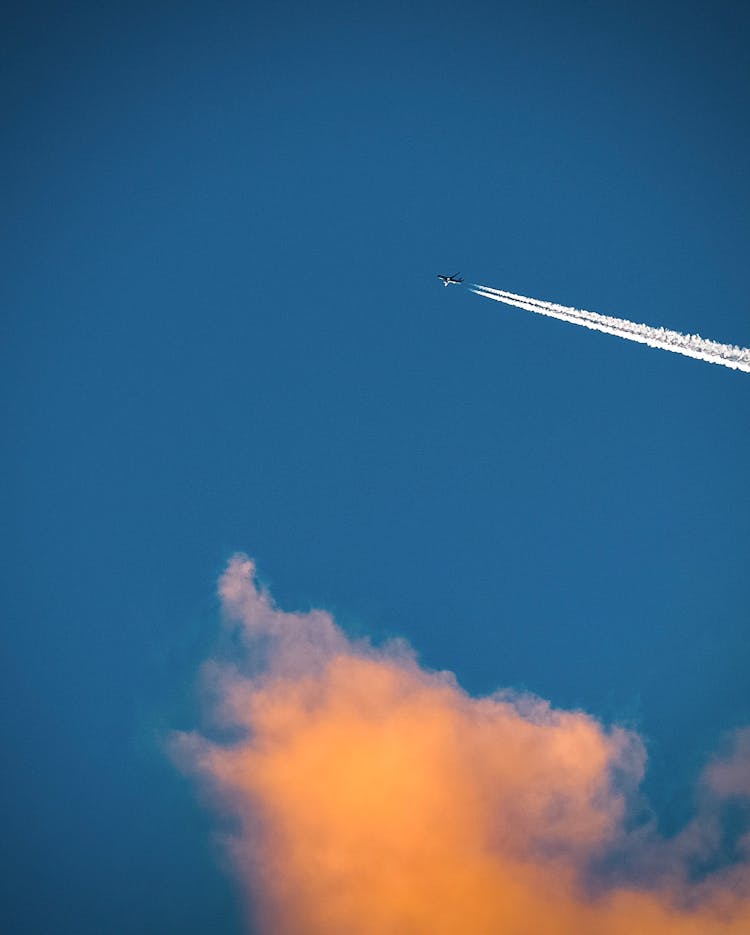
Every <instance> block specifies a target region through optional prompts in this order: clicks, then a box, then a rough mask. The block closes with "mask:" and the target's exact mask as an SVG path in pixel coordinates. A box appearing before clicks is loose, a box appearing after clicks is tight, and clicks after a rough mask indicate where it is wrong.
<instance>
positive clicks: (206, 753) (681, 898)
mask: <svg viewBox="0 0 750 935" xmlns="http://www.w3.org/2000/svg"><path fill="white" fill-rule="evenodd" d="M220 594H221V597H222V601H223V604H224V607H225V609H226V611H227V614H228V616H229V618H230V619H232V620H235V621H237V622H238V623H239V625H240V633H241V635H242V637H243V639H244V642H245V645H246V648H247V649H248V658H247V659H246V660H244V661H243V662H242V664H241V665H238V664H237V662H236V661H235V662H233V663H231V664H229V663H225V664H220V663H216V662H214V663H211V664H210V665H209V666H208V667H207V671H206V678H207V681H208V683H209V684H210V687H211V691H212V695H213V698H214V701H213V705H212V709H213V713H214V716H215V717H216V719H217V726H219V727H221V728H231V729H232V731H233V733H232V734H231V739H230V740H221V741H220V740H210V739H208V738H206V737H205V736H201V735H198V734H182V735H179V736H177V737H176V738H175V750H176V752H177V755H178V756H179V757H180V758H181V761H182V762H183V763H184V764H185V765H186V766H187V767H188V768H190V769H192V770H194V771H195V772H196V773H197V774H198V775H200V776H201V777H203V778H204V780H206V781H207V782H208V783H209V784H210V787H211V789H212V790H213V793H214V795H215V796H216V800H217V802H218V803H219V804H220V806H221V808H222V809H224V810H225V812H227V813H228V814H229V815H231V816H232V817H233V819H234V821H235V822H236V828H235V832H234V833H233V835H232V837H231V839H230V840H229V842H228V846H229V847H230V849H231V852H232V857H233V860H234V865H235V867H236V871H237V875H238V878H239V880H240V883H241V885H242V887H243V890H244V891H245V892H246V893H247V896H248V906H249V907H252V908H249V909H248V911H249V912H251V913H252V915H253V917H254V921H255V924H259V925H260V926H261V930H262V931H264V932H269V933H273V935H339V933H340V935H387V933H390V935H457V933H467V935H485V933H486V935H498V933H507V935H652V933H653V935H672V933H674V935H713V933H716V935H719V933H721V935H730V933H731V935H735V933H736V935H740V933H743V935H747V933H748V932H750V874H749V873H748V865H747V863H743V862H741V861H740V862H737V861H735V863H734V864H733V865H731V866H729V867H727V868H725V869H724V870H722V871H721V872H718V871H717V872H715V873H713V874H711V875H707V876H706V875H704V878H703V879H701V881H700V882H694V883H690V882H689V880H690V876H689V873H688V869H687V868H688V865H689V859H688V858H689V856H690V855H692V856H695V854H696V853H697V852H700V855H701V856H702V857H704V858H707V859H708V858H710V857H711V851H712V849H715V848H716V847H717V846H718V843H717V840H718V839H717V834H716V820H717V819H716V818H715V810H714V812H712V813H711V816H712V817H711V820H710V821H709V820H703V819H702V818H701V816H698V817H697V818H696V820H695V822H694V823H693V824H692V825H691V827H690V828H688V829H686V831H685V833H684V834H683V835H682V836H681V837H680V838H678V839H677V840H675V841H672V842H665V841H660V840H658V839H656V837H655V835H653V834H648V833H647V834H643V833H641V836H640V837H639V838H638V839H637V840H636V841H630V840H629V839H628V835H627V834H626V832H625V831H624V828H623V824H624V817H625V810H626V804H627V796H628V793H629V792H631V793H632V791H633V790H634V789H635V788H636V787H637V785H638V783H639V781H640V779H641V777H642V773H643V767H644V762H645V756H644V750H643V745H642V744H641V742H640V740H639V738H638V737H637V736H636V735H634V734H633V733H631V732H628V731H625V730H622V729H620V728H612V729H605V728H604V727H603V726H602V725H601V724H600V723H599V722H597V721H596V720H595V719H594V718H591V717H589V716H587V715H586V714H583V713H581V712H564V711H555V710H553V709H552V708H551V707H550V706H549V705H548V704H547V703H546V702H544V701H541V700H540V699H537V698H533V697H527V696H521V697H518V696H513V695H510V694H506V695H503V694H498V695H495V696H492V697H489V698H480V699H476V698H472V697H470V696H469V695H467V694H466V693H465V692H464V691H462V690H461V689H460V687H459V686H458V685H457V684H456V681H455V679H454V678H453V676H452V675H450V674H449V673H435V672H427V671H425V670H424V669H422V668H420V666H419V665H418V664H417V662H416V661H415V659H414V657H413V655H412V654H411V653H410V651H409V650H408V648H407V647H405V646H404V645H403V644H400V643H395V644H393V645H391V646H389V647H386V648H384V649H373V648H372V647H371V646H369V644H367V643H364V642H361V643H354V642H352V641H350V640H348V639H347V638H346V636H345V635H344V634H343V632H342V631H341V630H340V629H339V628H338V627H337V626H336V624H335V623H334V621H333V620H332V619H331V617H330V616H329V615H328V614H326V613H324V612H321V611H314V612H312V613H309V614H289V613H285V612H283V611H280V610H278V609H277V608H275V607H274V605H273V603H272V601H271V599H270V597H269V596H268V595H267V594H266V593H265V592H263V591H262V590H260V589H259V588H258V587H257V585H256V583H255V580H254V568H253V565H252V563H251V562H250V561H249V560H248V559H246V558H245V557H243V556H238V557H235V558H234V559H233V560H232V561H231V562H230V564H229V567H228V569H227V571H226V573H225V574H224V576H223V577H222V581H221V585H220ZM259 660H262V664H259ZM739 740H740V742H739V743H738V745H737V749H736V750H735V751H734V752H733V753H731V754H730V757H729V758H727V759H726V760H725V761H719V760H717V761H715V762H714V763H713V764H712V765H711V766H710V767H709V770H707V773H706V778H705V781H704V787H705V788H706V789H708V790H709V793H708V794H709V796H711V797H713V798H712V799H711V800H712V801H716V800H717V798H718V797H721V796H722V795H723V794H724V792H725V791H726V792H727V793H728V794H739V793H738V792H737V790H738V789H741V788H744V787H742V786H741V780H740V779H739V778H738V777H739V776H740V775H742V767H743V764H745V763H746V762H747V759H746V757H745V753H746V750H745V747H746V735H745V734H742V735H741V736H740V738H739ZM745 791H746V790H745ZM743 794H744V793H743ZM719 837H720V836H719ZM629 847H630V849H631V850H632V849H633V847H636V848H641V849H642V851H643V859H644V865H648V867H649V876H650V880H649V882H648V884H642V883H641V884H636V883H633V882H632V881H631V882H630V883H626V882H624V881H621V882H619V883H614V884H613V883H612V882H611V880H610V883H609V885H608V886H606V887H605V886H604V885H602V884H601V882H600V883H599V884H597V880H596V866H597V864H598V863H600V862H602V861H604V860H606V859H607V857H608V856H611V855H612V854H613V853H617V852H618V850H623V849H625V850H627V849H628V848H629ZM649 861H650V863H649Z"/></svg>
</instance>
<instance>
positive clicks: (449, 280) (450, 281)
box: [437, 273, 463, 286]
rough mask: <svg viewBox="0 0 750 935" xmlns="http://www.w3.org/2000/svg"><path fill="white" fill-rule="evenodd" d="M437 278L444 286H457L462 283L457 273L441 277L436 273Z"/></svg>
mask: <svg viewBox="0 0 750 935" xmlns="http://www.w3.org/2000/svg"><path fill="white" fill-rule="evenodd" d="M437 278H438V279H442V280H443V285H444V286H451V285H452V286H457V285H458V284H459V283H461V282H463V279H461V277H460V276H459V275H458V273H454V274H453V275H452V276H441V275H440V273H438V274H437Z"/></svg>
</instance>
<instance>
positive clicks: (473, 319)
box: [0, 3, 750, 935]
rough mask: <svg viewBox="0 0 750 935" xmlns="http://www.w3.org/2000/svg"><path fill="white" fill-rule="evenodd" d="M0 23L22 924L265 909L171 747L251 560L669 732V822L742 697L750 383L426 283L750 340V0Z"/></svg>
mask: <svg viewBox="0 0 750 935" xmlns="http://www.w3.org/2000/svg"><path fill="white" fill-rule="evenodd" d="M3 16H4V24H3V28H2V35H3V37H4V38H3V40H2V42H3V47H4V56H3V58H4V60H5V65H4V81H3V87H4V92H3V106H4V114H5V119H4V125H5V128H6V132H5V134H4V136H5V145H4V147H3V155H2V163H3V177H4V181H5V199H4V200H5V209H4V212H3V215H4V224H3V225H2V231H1V232H0V236H1V237H2V247H3V255H4V257H5V270H4V275H3V277H2V284H1V285H0V295H1V297H2V307H3V310H4V311H3V315H2V342H1V345H0V346H1V347H2V350H1V351H0V353H1V354H2V359H1V361H0V382H1V385H2V395H3V413H4V426H5V429H4V438H5V443H6V457H5V458H4V459H3V478H4V483H3V485H2V487H3V490H4V493H3V500H4V502H3V513H4V515H5V516H6V517H7V518H8V519H7V524H6V532H7V535H6V536H5V537H4V540H5V541H4V545H3V555H2V578H3V594H4V619H5V621H6V626H5V639H4V640H3V672H4V677H3V679H2V692H3V707H4V710H5V712H6V716H5V717H4V718H3V726H2V732H3V734H2V744H3V749H4V750H5V751H6V758H5V759H6V768H5V770H4V773H3V778H2V781H0V794H1V795H2V803H3V813H4V814H5V815H6V826H5V840H6V847H5V848H4V849H3V851H4V855H3V872H2V875H1V878H2V881H3V882H2V887H3V891H4V892H3V895H2V899H0V905H2V906H3V909H2V910H1V911H2V913H3V915H6V916H7V918H6V920H5V922H4V924H3V930H4V931H8V932H35V933H36V932H49V931H52V930H54V931H56V932H60V933H64V932H71V933H72V932H76V933H79V935H82V933H86V932H101V931H105V930H106V931H117V932H123V933H130V932H133V933H135V932H150V931H153V932H157V931H158V932H171V931H175V932H177V931H179V932H188V931H195V932H204V931H208V930H214V931H222V932H227V933H230V932H239V931H241V930H242V919H241V912H240V909H239V908H238V902H237V897H236V894H235V890H234V887H233V885H232V881H231V876H230V874H229V873H228V872H227V868H226V866H225V862H224V859H223V857H222V854H221V850H220V848H219V847H218V845H217V844H216V843H215V840H214V838H213V837H212V835H213V833H214V831H215V829H216V822H215V819H214V818H213V816H212V815H211V814H210V811H209V810H208V809H207V808H206V806H205V803H204V802H202V801H201V800H200V797H199V796H198V795H197V794H196V790H195V787H194V785H193V783H192V782H191V781H190V780H188V779H186V778H185V777H184V776H182V775H180V773H179V772H178V771H176V770H175V769H174V767H173V765H172V764H171V763H170V762H169V760H168V758H167V757H166V756H165V754H164V750H163V737H164V734H165V732H167V731H168V730H170V729H173V728H187V727H190V726H191V725H193V724H194V723H195V721H196V718H197V714H196V709H197V704H198V700H197V694H196V690H195V685H196V674H197V670H198V667H199V666H200V663H201V662H202V661H203V659H205V657H206V656H207V654H209V653H210V652H211V650H212V647H213V646H214V645H215V642H216V639H217V628H218V617H219V612H218V606H217V603H216V599H215V597H214V595H215V588H216V581H217V578H218V576H219V574H220V572H221V570H222V569H223V567H224V566H225V564H226V561H227V560H228V558H229V556H230V555H231V554H232V553H233V552H235V551H236V550H243V551H246V552H248V553H249V554H251V555H252V556H254V557H255V559H256V560H257V563H258V567H259V572H260V576H261V579H262V580H263V581H264V582H265V583H266V584H268V585H269V586H270V588H271V589H272V592H273V594H274V596H275V598H276V600H277V601H278V602H279V605H280V606H281V607H284V608H289V609H299V610H307V609H309V608H310V607H317V606H322V607H325V608H327V609H329V610H331V611H332V612H334V613H335V614H336V617H337V619H338V621H339V622H340V623H342V624H343V626H344V627H345V628H346V629H347V631H348V632H350V633H352V634H369V635H370V636H372V637H373V639H375V640H380V639H383V638H385V637H387V636H392V635H399V636H403V637H405V638H407V639H408V640H409V641H410V642H411V643H412V644H413V646H414V647H415V648H416V650H417V651H418V653H419V655H420V658H421V660H422V661H423V663H424V664H425V665H426V666H429V667H432V668H439V669H442V668H446V669H450V670H452V671H453V672H455V673H456V675H457V677H458V679H459V681H460V683H461V684H462V685H463V686H464V687H465V688H466V689H467V690H468V691H470V692H472V693H484V692H489V691H492V690H494V689H495V688H497V687H500V686H513V687H515V688H524V689H528V690H530V691H533V692H536V693H538V694H540V695H541V696H542V697H544V698H547V699H549V700H550V701H551V702H552V703H553V704H555V705H559V706H562V707H573V708H578V707H580V708H583V709H584V710H586V711H588V712H590V713H592V714H593V715H595V716H597V717H600V718H602V719H604V720H605V721H608V722H609V721H616V722H619V723H625V724H627V725H628V726H631V727H633V728H635V729H637V730H638V731H639V732H640V733H641V735H642V736H643V738H644V739H645V742H646V744H647V748H648V752H649V756H650V766H649V772H648V775H647V779H646V782H645V786H644V789H645V792H646V793H647V794H648V796H649V798H650V801H651V802H652V805H653V807H654V809H655V810H656V813H657V815H658V818H659V821H660V823H661V826H662V827H663V829H664V830H665V833H671V832H673V831H675V830H676V829H677V828H678V827H680V826H681V825H682V824H683V823H684V822H685V820H686V818H687V816H688V815H689V813H690V810H691V808H692V794H693V792H692V790H693V786H694V782H695V779H696V776H697V775H698V773H699V771H700V769H701V767H702V765H703V764H704V763H705V760H706V757H707V756H708V755H709V754H710V753H711V751H713V750H714V749H715V748H716V746H717V744H718V743H719V741H720V738H721V737H722V735H723V733H724V732H725V731H727V730H730V729H732V728H735V727H738V726H741V725H743V724H746V723H748V721H750V695H749V693H748V686H747V672H748V664H749V663H750V653H749V651H748V647H749V646H750V642H749V641H748V638H747V575H748V559H749V558H750V523H749V522H748V520H750V511H749V510H748V499H747V478H748V476H750V432H748V416H749V415H750V381H749V380H748V378H747V376H746V375H745V374H741V373H734V372H731V371H728V370H725V369H724V368H721V367H714V366H711V365H709V364H705V363H701V362H698V361H693V360H688V359H686V358H681V357H678V356H677V355H672V354H667V353H663V352H660V351H657V350H652V349H648V348H643V347H640V346H635V345H632V344H628V343H626V342H623V341H619V340H618V339H616V338H613V337H609V336H604V335H598V334H593V333H588V332H585V331H584V330H583V329H578V328H573V327H571V326H569V325H566V324H564V323H562V322H556V321H551V320H546V319H540V318H537V317H536V316H532V315H529V314H527V313H525V312H522V311H518V310H515V309H510V308H505V307H503V306H500V305H497V304H495V303H492V302H487V301H483V300H480V299H479V298H477V297H476V296H473V295H471V294H470V293H469V292H468V291H465V290H459V289H458V288H451V289H443V288H442V287H441V286H440V284H439V283H438V281H437V280H436V279H435V274H436V273H438V272H448V273H452V272H454V271H456V270H460V271H461V272H462V273H463V274H464V276H466V277H467V279H468V280H470V281H474V282H481V283H487V284H489V285H491V286H495V287H497V288H501V289H508V290H511V291H516V292H521V293H524V294H527V295H531V296H536V297H539V298H544V299H550V300H553V301H560V302H563V303H566V304H571V305H577V306H580V307H584V308H588V309H592V310H596V311H599V312H603V313H607V314H612V315H618V316H622V317H627V318H631V319H636V320H639V321H645V322H648V323H649V324H655V325H659V324H661V325H665V326H668V327H671V328H675V329H677V330H680V331H697V332H700V333H701V334H702V335H704V336H705V337H709V338H714V339H716V340H719V341H726V342H731V343H736V344H740V345H744V346H750V314H749V313H748V302H747V274H746V271H747V254H748V235H749V234H750V222H749V221H748V218H750V210H749V209H750V180H749V177H748V173H747V151H748V113H749V111H748V91H747V89H748V88H750V81H748V78H749V77H750V76H749V75H748V63H747V55H746V49H747V41H748V25H749V20H748V14H747V12H746V11H744V10H743V9H742V8H741V6H740V5H738V4H733V3H723V4H722V3H719V4H712V5H710V6H706V5H699V4H693V3H680V4H673V3H658V4H640V3H636V4H619V3H604V4H589V3H584V4H565V3H532V4H527V5H523V6H522V5H510V4H489V3H469V4H464V5H459V4H448V3H446V4H407V5H403V4H400V5H393V6H389V5H387V4H386V5H370V6H368V5H356V6H355V7H352V6H351V5H339V4H335V3H333V4H323V5H322V6H321V8H320V9H319V10H317V11H316V12H315V13H314V14H313V13H311V12H309V11H308V10H307V8H306V7H305V6H303V5H299V6H295V5H285V6H280V5H271V4H268V5H264V4H257V5H249V4H247V5H246V4H233V3H230V4H226V5H223V6H222V7H221V8H220V9H219V8H216V7H215V6H214V5H209V4H200V3H194V4H168V3H157V4H151V5H146V4H142V5H140V4H133V5H126V6H122V7H120V6H116V5H111V4H106V5H105V6H104V7H101V6H100V5H90V6H89V5H86V4H76V5H75V6H73V7H70V8H68V9H62V8H60V7H59V6H57V7H56V6H54V5H49V4H45V3H37V4H25V5H23V6H20V5H18V6H16V8H15V9H13V8H9V9H7V10H6V12H5V13H4V15H3ZM112 919H115V920H116V921H115V922H114V923H113V922H112ZM51 920H54V924H52V922H51Z"/></svg>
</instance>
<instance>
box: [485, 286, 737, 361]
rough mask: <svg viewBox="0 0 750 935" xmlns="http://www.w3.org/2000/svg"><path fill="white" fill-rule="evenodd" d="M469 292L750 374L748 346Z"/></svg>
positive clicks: (511, 296) (496, 293) (491, 292)
mask: <svg viewBox="0 0 750 935" xmlns="http://www.w3.org/2000/svg"><path fill="white" fill-rule="evenodd" d="M470 288H471V291H472V292H475V293H476V294H477V295H482V296H484V297H485V298H486V299H494V301H495V302H504V303H505V304H506V305H513V306H515V307H516V308H522V309H525V310H526V311H529V312H536V314H537V315H548V316H549V317H550V318H559V319H561V321H570V322H572V323H573V324H574V325H583V327H584V328H591V330H592V331H602V332H604V334H615V335H617V337H618V338H626V339H627V340H628V341H637V342H638V343H639V344H648V346H649V347H660V348H662V350H665V351H674V353H675V354H684V355H685V356H686V357H695V358H696V359H697V360H706V361H708V362H709V363H711V364H721V365H722V366H724V367H730V368H731V369H732V370H744V371H745V373H750V348H747V347H736V346H735V345H734V344H719V342H718V341H709V340H708V339H707V338H702V337H701V336H700V335H698V334H680V332H679V331H670V330H669V329H668V328H652V327H651V326H650V325H641V324H638V323H637V322H634V321H628V320H627V319H626V318H613V317H612V316H610V315H599V314H598V313H597V312H585V311H583V309H579V308H568V306H566V305H555V304H554V303H553V302H542V301H541V300H539V299H530V298H528V296H525V295H516V294H515V293H513V292H503V291H502V290H501V289H493V288H491V287H490V286H479V285H476V284H473V285H472V286H471V287H470Z"/></svg>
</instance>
